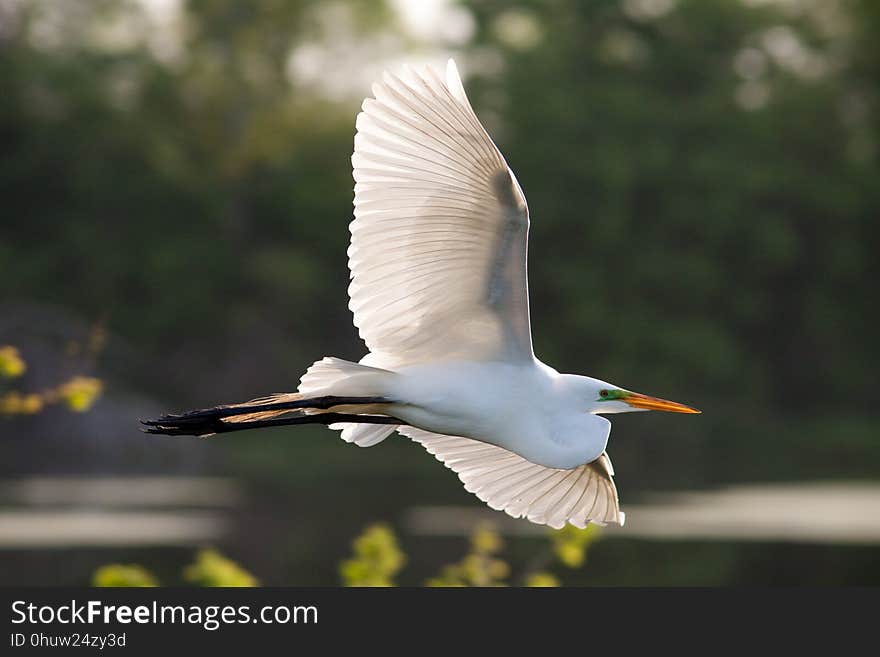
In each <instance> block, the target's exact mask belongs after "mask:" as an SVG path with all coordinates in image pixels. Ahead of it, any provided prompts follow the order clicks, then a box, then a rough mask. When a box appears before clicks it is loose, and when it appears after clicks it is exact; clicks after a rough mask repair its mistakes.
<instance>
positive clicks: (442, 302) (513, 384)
mask: <svg viewBox="0 0 880 657" xmlns="http://www.w3.org/2000/svg"><path fill="white" fill-rule="evenodd" d="M373 94H374V96H375V97H374V98H368V99H367V100H366V101H364V105H363V112H361V113H360V114H359V115H358V119H357V129H358V132H357V135H356V137H355V152H354V155H353V157H352V164H353V168H354V179H355V183H356V184H355V200H354V205H355V219H354V221H353V222H352V223H351V235H352V238H351V245H350V247H349V250H348V254H349V267H350V269H351V275H352V282H351V285H350V287H349V295H350V297H351V301H350V304H349V306H350V308H351V310H352V312H353V314H354V323H355V325H356V326H357V327H358V329H359V332H360V335H361V337H362V338H363V340H364V342H365V343H366V344H367V347H368V348H369V349H370V351H369V353H368V354H367V355H366V356H365V357H364V358H362V359H361V361H360V362H359V363H354V362H350V361H346V360H341V359H338V358H324V359H322V360H320V361H317V362H316V363H315V364H314V365H312V367H311V368H309V370H308V371H307V372H306V373H305V374H304V375H303V377H302V379H301V381H300V385H299V388H298V391H297V392H296V393H283V394H279V395H273V396H272V397H268V398H265V399H260V400H255V401H253V402H247V403H245V404H239V405H230V406H222V407H217V408H215V409H207V410H203V411H194V412H191V413H187V414H183V415H179V416H165V417H163V418H159V419H158V420H155V421H151V422H148V423H147V424H149V425H150V427H151V428H150V429H149V430H150V431H151V432H153V433H170V434H181V433H190V434H196V435H204V434H210V433H222V432H226V431H234V430H238V429H242V428H250V427H262V426H276V425H277V424H303V423H308V422H321V423H326V424H329V425H330V426H331V428H336V429H341V430H342V438H343V439H344V440H346V441H348V442H353V443H355V444H357V445H360V446H362V447H368V446H372V445H375V444H378V443H380V442H381V441H382V440H384V439H385V438H387V437H388V436H389V435H391V434H392V433H394V431H395V430H396V431H398V432H400V433H401V434H403V435H405V436H408V437H410V438H412V439H413V440H415V441H416V442H418V443H421V444H422V445H423V446H424V447H425V448H426V449H427V450H428V451H429V452H431V453H432V454H434V455H435V456H436V457H437V458H438V459H440V460H441V461H443V462H444V463H445V464H446V465H447V466H448V467H449V468H451V469H453V470H455V471H456V472H457V473H458V475H459V477H460V479H461V480H462V481H463V482H464V484H465V487H466V488H467V490H469V491H471V492H473V493H475V494H476V495H477V496H478V497H480V499H482V500H484V501H485V502H486V503H487V504H489V505H490V506H492V507H493V508H495V509H503V510H504V511H506V512H507V513H509V514H510V515H513V516H516V517H527V518H528V519H529V520H531V521H533V522H537V523H545V524H548V525H550V526H552V527H561V526H563V525H564V524H565V523H566V522H569V523H571V524H573V525H575V526H578V527H583V526H584V525H585V524H586V523H587V522H590V521H597V522H618V523H622V522H623V513H621V512H620V510H619V506H618V499H617V491H616V489H615V487H614V483H613V481H612V474H613V470H612V468H611V462H610V460H609V459H608V455H607V454H606V452H605V447H606V445H607V442H608V436H609V434H610V431H611V423H610V422H609V421H608V420H607V419H605V418H604V417H601V416H600V415H599V414H600V413H602V414H605V413H618V412H627V411H634V410H666V411H676V412H690V413H695V412H698V411H696V410H694V409H691V408H689V407H687V406H683V405H681V404H677V403H675V402H668V401H665V400H661V399H656V398H653V397H647V396H645V395H639V394H637V393H633V392H630V391H628V390H625V389H622V388H618V387H615V386H613V385H612V384H609V383H606V382H604V381H600V380H598V379H593V378H590V377H585V376H577V375H573V374H560V373H558V372H557V371H556V370H554V369H553V368H551V367H548V366H547V365H545V364H543V363H542V362H541V361H540V360H538V359H537V358H536V357H535V355H534V353H533V350H532V339H531V326H530V317H529V299H528V283H527V267H526V253H527V244H528V228H529V211H528V206H527V204H526V199H525V195H524V194H523V192H522V190H521V188H520V186H519V183H518V182H517V180H516V177H515V176H514V174H513V172H512V171H511V170H510V168H509V167H508V166H507V163H506V162H505V160H504V157H503V156H502V155H501V152H500V151H499V150H498V148H497V147H496V146H495V144H494V143H493V142H492V140H491V139H490V138H489V135H488V134H487V133H486V131H485V130H484V129H483V127H482V125H481V124H480V122H479V120H478V119H477V117H476V114H475V113H474V111H473V109H472V108H471V106H470V103H469V102H468V99H467V96H466V95H465V92H464V88H463V87H462V84H461V80H460V78H459V76H458V72H457V70H456V68H455V64H454V63H453V62H452V61H451V60H450V62H449V65H448V68H447V74H446V79H445V80H443V79H442V78H441V77H440V76H439V75H437V73H436V72H434V71H433V70H432V69H430V68H426V69H425V70H424V71H423V72H421V73H413V72H411V73H410V74H409V76H408V79H407V80H405V81H404V80H402V79H400V78H397V77H395V76H393V75H390V74H387V73H386V74H385V76H384V77H383V80H382V81H381V82H378V83H376V84H375V85H374V86H373ZM285 418H287V419H285Z"/></svg>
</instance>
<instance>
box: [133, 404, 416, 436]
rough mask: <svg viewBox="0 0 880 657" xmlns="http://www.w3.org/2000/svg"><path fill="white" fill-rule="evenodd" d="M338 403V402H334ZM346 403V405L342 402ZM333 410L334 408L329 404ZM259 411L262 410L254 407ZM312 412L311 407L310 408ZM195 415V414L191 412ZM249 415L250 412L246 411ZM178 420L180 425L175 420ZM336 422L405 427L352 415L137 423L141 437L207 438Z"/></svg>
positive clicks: (374, 417)
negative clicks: (222, 434)
mask: <svg viewBox="0 0 880 657" xmlns="http://www.w3.org/2000/svg"><path fill="white" fill-rule="evenodd" d="M337 399H341V398H337ZM343 403H349V402H343ZM331 405H332V406H336V405H338V404H331ZM257 408H258V409H259V410H265V408H262V407H257ZM310 408H313V407H310ZM194 412H199V411H194ZM248 412H250V413H252V412H253V411H248ZM175 417H177V418H182V419H183V421H179V420H176V419H175ZM337 422H357V423H358V424H395V425H405V424H406V422H404V421H403V420H399V419H397V418H395V417H388V416H387V415H355V414H353V413H316V414H314V415H297V416H295V417H282V418H273V419H269V420H251V421H245V422H223V421H222V420H221V418H220V417H216V416H214V417H204V418H201V421H200V422H193V421H191V418H190V417H189V414H188V413H185V414H183V415H181V416H171V415H166V416H163V417H162V418H159V419H158V420H141V424H144V425H146V427H145V428H144V429H142V431H144V432H145V433H152V434H161V435H165V436H208V435H211V434H215V433H230V432H232V431H244V430H246V429H262V428H264V427H284V426H290V425H297V424H325V425H327V424H335V423H337Z"/></svg>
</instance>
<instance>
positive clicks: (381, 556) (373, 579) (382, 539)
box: [339, 524, 406, 586]
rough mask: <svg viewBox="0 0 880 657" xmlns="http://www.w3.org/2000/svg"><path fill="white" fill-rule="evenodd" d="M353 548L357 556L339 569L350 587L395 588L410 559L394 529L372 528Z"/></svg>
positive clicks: (381, 525)
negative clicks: (395, 579) (401, 570)
mask: <svg viewBox="0 0 880 657" xmlns="http://www.w3.org/2000/svg"><path fill="white" fill-rule="evenodd" d="M352 548H353V549H354V556H353V557H352V558H351V559H347V560H345V561H343V562H342V563H341V564H340V566H339V574H340V575H341V576H342V581H343V583H344V584H345V585H346V586H394V578H395V576H396V575H397V573H398V572H399V571H400V569H401V568H403V566H404V565H405V564H406V556H405V555H404V554H403V552H401V550H400V547H399V546H398V542H397V536H395V534H394V532H393V531H392V530H391V528H390V527H388V526H387V525H384V524H376V525H370V526H369V527H367V528H366V529H365V530H364V531H363V533H362V534H361V535H360V536H358V537H357V538H355V540H354V543H353V544H352Z"/></svg>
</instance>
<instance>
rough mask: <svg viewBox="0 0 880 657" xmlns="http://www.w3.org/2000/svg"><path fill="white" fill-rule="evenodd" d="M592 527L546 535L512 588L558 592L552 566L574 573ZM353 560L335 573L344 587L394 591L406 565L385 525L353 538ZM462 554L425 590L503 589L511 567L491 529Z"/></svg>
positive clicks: (477, 533) (482, 528) (482, 529)
mask: <svg viewBox="0 0 880 657" xmlns="http://www.w3.org/2000/svg"><path fill="white" fill-rule="evenodd" d="M598 535H599V532H598V529H597V528H596V526H594V525H590V526H588V528H587V529H577V528H575V527H571V526H567V527H566V528H565V529H564V530H559V531H557V530H550V531H549V532H548V537H549V539H550V542H549V545H547V546H545V549H543V550H539V552H538V553H537V555H534V556H533V558H532V560H531V561H530V563H529V564H527V565H526V566H525V571H524V573H523V575H522V576H521V577H519V579H517V580H515V581H514V583H515V584H520V585H523V586H529V587H553V586H560V585H561V583H560V580H559V578H558V577H557V576H556V575H554V574H553V573H552V572H549V571H548V570H547V568H548V566H550V565H551V564H552V562H553V561H554V557H555V560H556V561H558V562H559V563H561V564H563V565H565V566H568V567H569V568H578V567H580V566H581V565H583V563H584V561H585V559H586V550H587V548H588V546H589V545H590V544H591V543H593V541H595V540H596V538H597V537H598ZM352 547H353V549H354V556H353V557H352V558H351V559H347V560H345V561H343V562H342V563H341V564H340V567H339V572H340V575H341V576H342V582H343V584H344V585H345V586H395V585H396V580H395V576H396V575H397V574H398V573H399V571H400V570H401V569H402V568H403V566H404V565H405V564H406V556H405V555H404V553H403V552H402V551H401V549H400V546H399V544H398V540H397V536H396V535H395V533H394V531H393V530H392V529H391V528H390V527H389V526H388V525H385V524H376V525H371V526H369V527H367V528H366V529H365V530H364V532H363V533H362V534H360V535H359V536H358V537H357V538H355V540H354V542H353V544H352ZM469 547H470V549H469V550H468V552H467V554H465V556H464V557H462V558H461V560H459V561H458V562H455V563H451V564H447V565H445V566H443V567H442V568H441V570H440V573H439V574H438V575H436V576H434V577H430V578H429V579H428V580H427V581H426V582H425V585H426V586H431V587H462V586H490V587H491V586H508V585H509V584H510V580H511V576H512V574H513V573H512V568H511V565H510V563H509V562H508V561H507V560H505V559H504V558H502V556H501V552H502V551H503V550H504V539H503V538H502V536H501V534H500V533H498V531H497V529H495V527H494V526H492V525H491V524H484V525H479V526H477V527H476V528H475V529H474V531H473V533H472V535H471V537H470V541H469Z"/></svg>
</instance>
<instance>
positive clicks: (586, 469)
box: [397, 426, 624, 529]
mask: <svg viewBox="0 0 880 657" xmlns="http://www.w3.org/2000/svg"><path fill="white" fill-rule="evenodd" d="M397 430H398V431H399V432H400V433H401V434H403V435H405V436H408V437H409V438H412V439H413V440H414V441H416V442H417V443H421V444H422V445H423V446H424V447H425V449H427V450H428V452H430V453H431V454H433V455H434V456H435V457H436V458H437V459H438V460H439V461H441V462H443V464H444V465H445V466H446V467H447V468H450V469H451V470H453V471H454V472H456V473H457V474H458V478H459V479H461V481H462V482H463V483H464V487H465V490H467V491H468V492H471V493H473V494H474V495H476V496H477V497H479V498H480V499H481V500H483V501H484V502H485V503H486V504H488V505H489V506H490V507H492V508H493V509H496V510H499V511H504V512H505V513H507V514H508V515H511V516H513V517H514V518H523V517H524V518H528V519H529V520H530V521H532V522H534V523H537V524H540V525H549V526H550V527H553V528H554V529H561V528H562V527H563V526H564V525H565V523H566V522H567V523H570V524H572V525H574V526H575V527H580V528H584V527H586V526H587V523H589V522H596V523H599V524H605V523H609V522H612V523H616V524H619V525H622V524H623V522H624V514H623V512H622V511H621V510H620V503H619V500H618V497H617V488H616V487H615V486H614V480H613V479H612V476H613V475H614V470H613V468H612V467H611V459H609V458H608V453H607V452H603V453H602V455H601V456H600V457H599V458H598V459H596V460H595V461H593V462H592V463H587V464H586V465H581V466H578V467H576V468H572V469H571V470H559V469H555V468H548V467H546V466H543V465H537V464H536V463H532V462H531V461H527V460H526V459H524V458H523V457H521V456H519V455H518V454H514V453H513V452H510V451H508V450H506V449H504V448H503V447H497V446H495V445H490V444H488V443H483V442H480V441H478V440H472V439H470V438H461V437H458V436H444V435H441V434H437V433H430V432H428V431H422V430H421V429H416V428H414V427H408V426H402V427H398V429H397Z"/></svg>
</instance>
